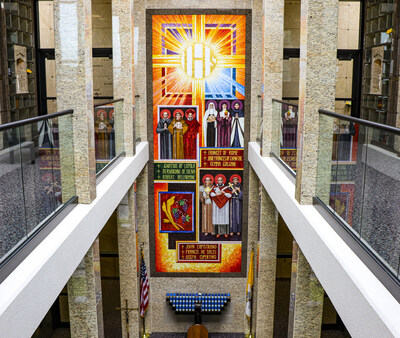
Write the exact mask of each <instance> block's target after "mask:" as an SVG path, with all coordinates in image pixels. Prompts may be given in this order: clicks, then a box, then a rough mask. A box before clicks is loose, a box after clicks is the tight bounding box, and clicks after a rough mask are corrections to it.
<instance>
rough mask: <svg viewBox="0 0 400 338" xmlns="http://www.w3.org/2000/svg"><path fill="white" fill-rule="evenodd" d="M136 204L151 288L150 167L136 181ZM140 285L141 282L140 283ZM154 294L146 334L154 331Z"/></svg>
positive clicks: (140, 239) (139, 240)
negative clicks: (152, 312) (152, 313)
mask: <svg viewBox="0 0 400 338" xmlns="http://www.w3.org/2000/svg"><path fill="white" fill-rule="evenodd" d="M136 190H137V192H136V201H137V202H136V203H137V210H138V213H137V222H138V228H139V236H138V242H139V245H140V243H143V244H144V245H143V254H144V259H145V262H146V268H147V276H148V278H149V281H150V288H151V276H150V267H151V265H150V248H149V212H148V210H149V165H148V164H147V165H146V166H145V167H144V168H143V170H142V172H141V173H140V175H139V176H138V177H137V179H136ZM139 283H140V282H139ZM151 297H152V292H151V289H150V302H149V307H148V309H147V311H146V332H147V333H151V330H152V323H151V319H152V315H151V311H152V302H151ZM142 324H143V322H142V321H140V332H141V333H142V329H143V328H142V326H143V325H142Z"/></svg>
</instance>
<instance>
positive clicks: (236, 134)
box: [231, 101, 244, 148]
mask: <svg viewBox="0 0 400 338" xmlns="http://www.w3.org/2000/svg"><path fill="white" fill-rule="evenodd" d="M231 116H232V128H231V147H233V148H243V147H244V113H243V110H242V109H240V103H239V102H238V101H236V102H235V104H234V105H233V109H232V112H231Z"/></svg>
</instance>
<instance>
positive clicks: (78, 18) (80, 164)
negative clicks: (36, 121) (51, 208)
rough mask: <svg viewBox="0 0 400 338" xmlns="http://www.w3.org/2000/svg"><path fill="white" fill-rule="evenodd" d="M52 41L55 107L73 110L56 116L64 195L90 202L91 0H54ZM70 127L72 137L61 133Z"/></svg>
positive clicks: (93, 169) (93, 175) (92, 182)
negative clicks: (66, 115)
mask: <svg viewBox="0 0 400 338" xmlns="http://www.w3.org/2000/svg"><path fill="white" fill-rule="evenodd" d="M54 41H55V57H56V87H57V110H59V111H60V110H65V109H73V110H74V115H73V118H60V119H59V128H60V161H61V174H62V186H63V198H64V197H65V195H71V196H72V195H74V194H76V195H77V196H78V197H79V202H80V203H90V202H91V201H92V200H93V199H94V198H95V197H96V165H95V150H94V149H95V148H94V118H93V74H92V72H93V71H92V3H91V1H84V0H55V1H54ZM71 124H72V125H71ZM69 129H71V130H72V136H73V137H72V138H71V137H69V136H68V133H63V130H67V131H68V130H69ZM71 159H74V163H73V165H71V164H70V160H71ZM75 191H76V192H75Z"/></svg>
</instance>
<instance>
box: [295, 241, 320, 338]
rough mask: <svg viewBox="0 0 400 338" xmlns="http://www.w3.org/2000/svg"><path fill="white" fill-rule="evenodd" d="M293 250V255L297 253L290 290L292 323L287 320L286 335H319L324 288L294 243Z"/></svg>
mask: <svg viewBox="0 0 400 338" xmlns="http://www.w3.org/2000/svg"><path fill="white" fill-rule="evenodd" d="M294 250H296V251H297V253H293V257H295V255H297V264H296V265H297V269H295V270H296V271H293V269H292V278H293V273H295V275H296V276H295V280H294V281H293V280H292V285H293V286H294V287H295V292H294V293H292V291H293V290H292V289H291V290H290V296H291V299H290V305H291V306H293V309H292V310H293V311H292V312H289V320H290V319H293V322H292V323H293V324H292V325H291V323H290V322H289V330H288V337H296V338H297V337H298V338H300V337H320V336H321V325H322V311H323V306H324V289H323V288H322V286H321V284H320V283H319V281H318V278H317V277H316V276H315V273H314V271H313V270H312V269H311V266H310V264H308V262H307V259H306V258H305V256H304V255H303V253H302V251H301V250H300V248H299V247H298V246H297V245H294ZM292 285H291V287H292Z"/></svg>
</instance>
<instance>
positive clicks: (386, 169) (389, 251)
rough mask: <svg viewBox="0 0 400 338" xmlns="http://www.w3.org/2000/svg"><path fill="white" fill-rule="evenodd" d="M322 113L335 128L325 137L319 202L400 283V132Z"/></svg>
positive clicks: (324, 122) (371, 123)
mask: <svg viewBox="0 0 400 338" xmlns="http://www.w3.org/2000/svg"><path fill="white" fill-rule="evenodd" d="M319 113H320V124H321V123H323V124H324V126H331V127H332V129H331V132H330V133H323V134H321V133H320V137H322V138H325V139H322V140H320V149H319V153H320V160H319V163H318V175H317V176H318V177H317V193H316V195H317V198H316V200H317V201H318V202H319V203H321V204H323V205H325V207H326V209H328V210H329V211H330V212H331V213H332V214H333V215H334V216H335V218H336V219H337V220H338V221H339V222H340V223H341V224H342V225H343V226H344V227H345V228H346V229H347V230H348V231H349V232H350V233H351V234H352V236H353V237H354V238H356V240H357V241H359V243H360V244H361V245H362V246H363V247H364V248H365V249H366V250H367V252H369V253H370V254H371V255H373V257H374V258H375V259H376V260H377V261H378V262H379V264H380V265H381V266H383V267H384V269H385V270H387V271H388V272H389V274H390V275H392V276H393V277H394V278H396V279H400V275H399V273H400V269H399V264H400V157H399V156H400V155H399V154H400V129H399V128H394V127H390V126H387V125H382V124H378V123H374V122H370V121H366V120H361V119H357V118H353V117H349V116H346V115H341V114H337V113H333V112H329V111H326V110H319ZM329 128H330V127H329ZM332 135H333V136H332ZM324 153H325V154H324Z"/></svg>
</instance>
